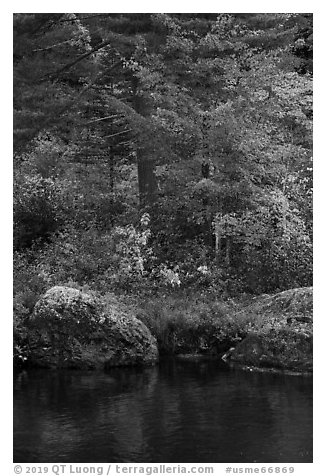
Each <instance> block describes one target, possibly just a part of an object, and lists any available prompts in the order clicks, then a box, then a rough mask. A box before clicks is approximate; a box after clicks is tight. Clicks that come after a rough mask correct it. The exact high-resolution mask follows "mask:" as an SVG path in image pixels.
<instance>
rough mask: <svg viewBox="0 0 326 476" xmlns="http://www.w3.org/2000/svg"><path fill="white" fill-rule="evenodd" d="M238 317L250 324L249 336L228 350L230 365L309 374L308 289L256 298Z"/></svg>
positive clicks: (310, 310) (310, 300)
mask: <svg viewBox="0 0 326 476" xmlns="http://www.w3.org/2000/svg"><path fill="white" fill-rule="evenodd" d="M242 313H245V314H246V316H249V318H248V319H249V321H250V322H252V326H251V332H249V334H248V335H247V336H246V337H245V338H244V339H243V340H242V341H241V342H240V343H239V344H238V345H236V347H235V349H234V350H232V352H231V353H230V356H229V360H230V361H231V362H234V363H238V364H239V363H240V364H242V365H249V366H254V367H264V368H277V369H284V370H293V371H298V372H307V371H312V368H313V337H312V331H313V326H312V321H313V293H312V288H310V287H307V288H296V289H290V290H287V291H283V292H281V293H277V294H275V295H273V296H264V297H260V298H257V299H256V300H255V301H254V302H253V303H251V304H250V305H249V306H247V307H246V308H245V309H243V310H242V311H241V312H240V313H239V314H242Z"/></svg>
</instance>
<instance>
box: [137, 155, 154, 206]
mask: <svg viewBox="0 0 326 476" xmlns="http://www.w3.org/2000/svg"><path fill="white" fill-rule="evenodd" d="M137 159H138V187H139V203H140V208H145V207H146V206H149V205H153V203H154V202H155V199H156V192H157V181H156V176H155V173H154V161H153V160H152V159H149V158H148V157H146V155H145V154H144V155H143V154H142V151H138V157H137Z"/></svg>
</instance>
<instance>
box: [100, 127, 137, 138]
mask: <svg viewBox="0 0 326 476" xmlns="http://www.w3.org/2000/svg"><path fill="white" fill-rule="evenodd" d="M131 131H132V129H127V130H126V131H121V132H116V133H115V134H111V135H109V136H104V137H105V138H106V139H110V138H111V137H115V136H119V135H121V134H126V133H127V132H131Z"/></svg>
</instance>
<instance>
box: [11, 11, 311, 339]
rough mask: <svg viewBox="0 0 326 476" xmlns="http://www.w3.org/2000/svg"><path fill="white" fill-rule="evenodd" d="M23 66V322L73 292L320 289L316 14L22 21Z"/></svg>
mask: <svg viewBox="0 0 326 476" xmlns="http://www.w3.org/2000/svg"><path fill="white" fill-rule="evenodd" d="M13 61H14V294H15V300H14V306H15V315H16V326H17V329H20V330H21V326H22V322H23V321H24V319H26V317H28V315H29V314H30V313H31V312H32V310H33V307H34V305H35V303H36V301H37V300H38V298H39V296H40V295H41V294H42V293H43V292H44V291H45V290H46V289H48V288H50V287H51V286H54V285H57V284H64V285H68V286H72V287H80V288H83V289H85V288H87V289H91V290H94V291H95V292H98V293H101V294H105V293H115V295H133V296H141V297H142V296H144V295H146V296H156V295H160V294H162V293H163V295H166V294H167V293H170V294H171V293H172V294H173V293H181V292H187V293H188V294H192V295H196V294H198V295H205V294H207V293H210V294H214V295H215V296H219V297H220V298H221V299H232V298H236V297H239V296H244V295H250V294H251V295H252V294H262V293H276V292H278V291H282V290H286V289H290V288H295V287H303V286H310V285H311V283H312V15H311V14H298V13H295V14H271V13H269V14H244V13H241V14H212V13H209V14H199V13H194V14H190V13H182V14H156V13H155V14H135V13H130V14H110V13H103V14H99V13H96V14H90V13H88V14H86V13H84V14H81V13H76V14H72V13H69V14H49V13H46V14H43V13H42V14H41V13H38V14H14V60H13ZM21 332H22V331H21Z"/></svg>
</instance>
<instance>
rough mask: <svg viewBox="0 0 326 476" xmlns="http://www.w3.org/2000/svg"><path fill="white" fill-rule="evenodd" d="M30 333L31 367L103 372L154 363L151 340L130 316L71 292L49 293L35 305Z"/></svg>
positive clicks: (114, 306)
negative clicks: (114, 368)
mask: <svg viewBox="0 0 326 476" xmlns="http://www.w3.org/2000/svg"><path fill="white" fill-rule="evenodd" d="M29 328H30V348H31V356H30V361H31V363H32V364H34V365H39V366H43V367H54V368H64V367H75V368H105V367H112V366H120V365H140V364H141V365H146V364H153V363H155V362H156V361H157V359H158V350H157V345H156V340H155V338H154V337H153V336H152V335H151V333H150V332H149V330H148V329H147V327H146V326H145V324H143V323H142V322H141V321H139V320H138V319H136V318H135V317H134V316H133V315H132V314H131V313H130V311H127V310H126V309H123V307H122V306H119V305H117V304H116V303H112V305H110V304H107V303H106V304H103V303H102V302H101V301H100V300H99V299H98V298H97V297H95V296H94V295H93V294H92V293H85V292H81V291H79V290H78V289H74V288H70V287H65V286H55V287H53V288H51V289H49V290H48V291H47V292H46V293H45V295H44V296H43V297H41V299H40V300H39V301H38V302H37V303H36V305H35V308H34V311H33V314H32V316H31V318H30V322H29Z"/></svg>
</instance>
